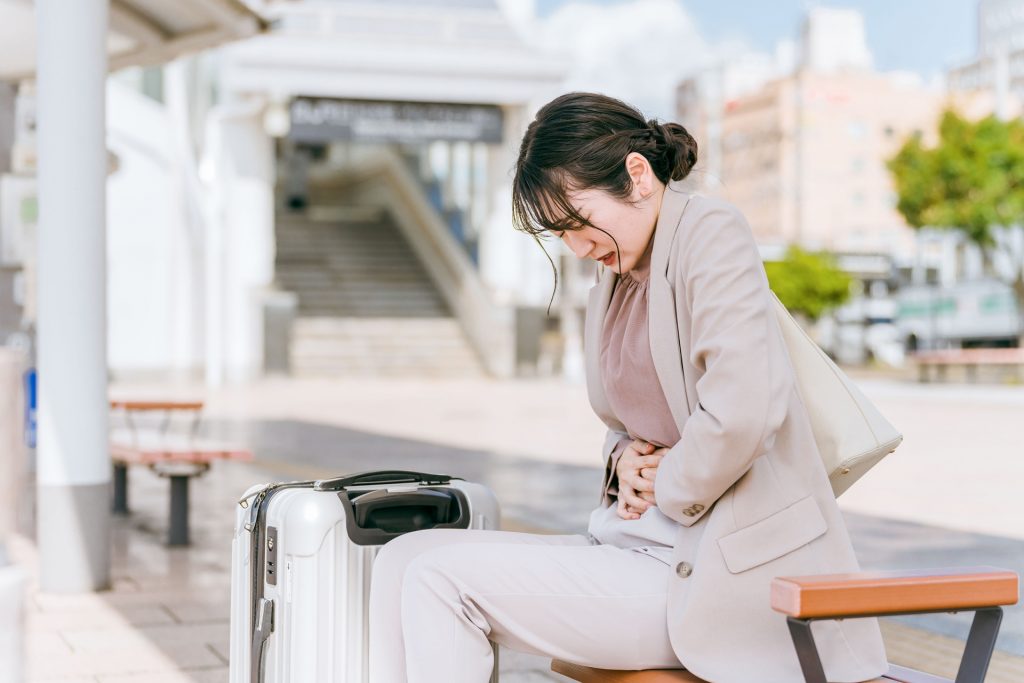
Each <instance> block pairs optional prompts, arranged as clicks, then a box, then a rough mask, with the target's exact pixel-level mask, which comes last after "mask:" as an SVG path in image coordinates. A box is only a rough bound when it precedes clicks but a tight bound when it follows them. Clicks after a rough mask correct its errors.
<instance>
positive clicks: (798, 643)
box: [786, 617, 828, 683]
mask: <svg viewBox="0 0 1024 683" xmlns="http://www.w3.org/2000/svg"><path fill="white" fill-rule="evenodd" d="M786 623H787V624H789V635H790V636H792V638H793V645H794V646H795V647H796V657H797V659H799V660H800V670H801V671H803V673H804V681H805V682H806V683H828V681H826V680H825V669H824V668H823V667H822V665H821V657H820V656H819V655H818V646H817V645H815V644H814V635H813V634H812V633H811V622H809V621H806V620H804V619H796V618H795V617H787V618H786Z"/></svg>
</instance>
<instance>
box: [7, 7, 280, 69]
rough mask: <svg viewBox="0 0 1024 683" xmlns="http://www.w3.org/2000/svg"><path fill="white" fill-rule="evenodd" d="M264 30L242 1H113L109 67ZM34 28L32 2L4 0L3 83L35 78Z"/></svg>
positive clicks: (146, 62)
mask: <svg viewBox="0 0 1024 683" xmlns="http://www.w3.org/2000/svg"><path fill="white" fill-rule="evenodd" d="M265 28H266V22H265V21H264V20H263V19H262V18H261V17H260V16H259V15H257V14H256V13H255V12H253V11H252V10H251V9H249V8H248V7H247V6H246V5H245V4H243V3H242V2H241V0H174V1H173V2H167V0H110V32H109V34H108V36H107V52H108V55H109V64H110V70H111V71H115V70H117V69H122V68H124V67H128V66H150V65H155V64H163V63H165V62H168V61H170V60H172V59H174V58H176V57H178V56H180V55H183V54H186V53H189V52H197V51H199V50H205V49H208V48H212V47H216V46H217V45H221V44H223V43H227V42H231V41H234V40H238V39H240V38H246V37H249V36H252V35H255V34H257V33H260V32H261V31H263V30H264V29H265ZM35 29H36V26H35V11H34V7H33V3H32V1H31V0H0V81H21V80H26V79H30V78H32V77H33V76H34V73H35V60H36V35H35V34H36V30H35Z"/></svg>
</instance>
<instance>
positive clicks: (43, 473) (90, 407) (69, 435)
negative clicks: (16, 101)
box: [36, 0, 110, 593]
mask: <svg viewBox="0 0 1024 683" xmlns="http://www.w3.org/2000/svg"><path fill="white" fill-rule="evenodd" d="M107 16H108V0H76V2H70V3H69V2H64V1H63V0H37V2H36V35H37V37H38V47H37V51H38V60H37V63H38V70H37V81H38V100H37V102H38V153H39V174H38V179H39V235H38V249H39V253H38V264H39V269H38V273H39V293H38V296H39V317H38V328H37V329H38V340H39V341H38V370H39V445H38V479H37V486H38V497H37V501H38V508H39V515H38V520H39V521H38V525H39V526H38V531H37V534H38V544H39V571H40V587H41V588H42V590H44V591H47V592H59V593H76V592H84V591H91V590H97V589H101V588H105V587H106V586H108V585H109V583H110V537H109V515H110V513H109V510H110V491H109V484H110V456H109V453H108V450H107V413H108V408H107V343H106V342H107V340H106V325H107V320H106V297H107V292H106V234H105V233H106V202H105V196H106V179H107V150H106V144H105V138H106V126H105V115H106V112H105V108H104V92H105V91H104V83H105V80H106V73H107V52H106V49H107V47H106V39H107Z"/></svg>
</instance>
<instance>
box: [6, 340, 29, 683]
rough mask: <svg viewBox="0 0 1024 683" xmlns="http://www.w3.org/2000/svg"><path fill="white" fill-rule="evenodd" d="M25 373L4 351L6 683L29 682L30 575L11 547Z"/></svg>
mask: <svg viewBox="0 0 1024 683" xmlns="http://www.w3.org/2000/svg"><path fill="white" fill-rule="evenodd" d="M24 371H25V358H24V355H23V354H21V353H20V352H16V351H14V350H12V349H9V348H0V683H7V682H10V683H15V682H16V681H21V680H23V678H24V665H23V659H24V647H25V573H24V571H22V569H21V568H20V567H18V566H16V565H13V564H11V563H10V558H9V557H8V554H7V545H6V544H7V542H8V539H9V538H10V536H11V535H12V534H13V533H14V531H15V528H16V524H15V520H16V517H17V514H18V509H19V498H20V496H19V493H20V492H21V487H22V486H24V483H25V458H26V452H25V442H24V440H23V438H24V433H23V430H22V424H23V423H22V420H23V418H24V415H25V413H24V409H25V403H24V392H23V390H22V374H23V373H24Z"/></svg>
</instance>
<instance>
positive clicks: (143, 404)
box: [111, 398, 203, 413]
mask: <svg viewBox="0 0 1024 683" xmlns="http://www.w3.org/2000/svg"><path fill="white" fill-rule="evenodd" d="M111 408H112V409H114V410H119V411H131V412H139V413H142V412H150V411H189V412H198V411H202V410H203V401H201V400H145V399H143V400H139V399H135V398H112V399H111Z"/></svg>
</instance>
